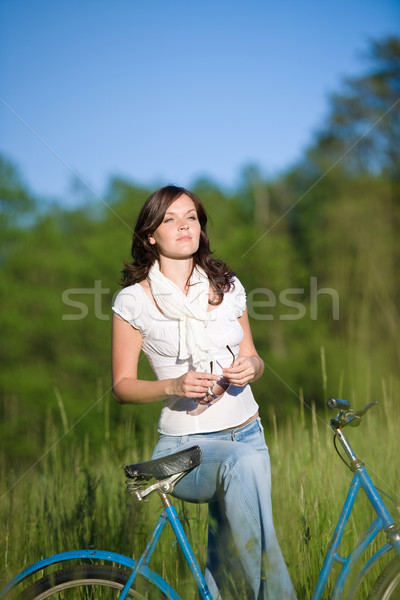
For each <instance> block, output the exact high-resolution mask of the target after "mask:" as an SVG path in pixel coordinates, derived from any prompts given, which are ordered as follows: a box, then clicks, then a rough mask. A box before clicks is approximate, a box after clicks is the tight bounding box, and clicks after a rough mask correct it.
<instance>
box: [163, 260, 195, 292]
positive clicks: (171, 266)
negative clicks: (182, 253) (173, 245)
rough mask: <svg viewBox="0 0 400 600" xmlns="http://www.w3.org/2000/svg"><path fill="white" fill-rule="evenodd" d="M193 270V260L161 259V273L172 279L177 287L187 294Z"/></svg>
mask: <svg viewBox="0 0 400 600" xmlns="http://www.w3.org/2000/svg"><path fill="white" fill-rule="evenodd" d="M192 270H193V258H188V259H185V260H174V259H169V258H166V257H163V256H162V257H160V271H161V273H162V274H163V275H164V277H167V279H170V280H171V281H172V282H173V283H175V285H177V286H178V287H179V289H181V290H182V292H184V293H185V294H186V292H187V285H186V284H187V281H188V279H189V277H190V275H191V274H192Z"/></svg>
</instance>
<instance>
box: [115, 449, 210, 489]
mask: <svg viewBox="0 0 400 600" xmlns="http://www.w3.org/2000/svg"><path fill="white" fill-rule="evenodd" d="M200 463H201V449H200V446H192V447H191V448H188V449H187V450H181V451H180V452H175V453H174V454H169V455H168V456H163V457H161V458H156V459H154V460H148V461H146V462H142V463H136V464H135V465H125V467H124V469H125V473H126V475H127V477H130V478H131V479H139V480H140V479H142V480H146V481H149V480H150V479H152V478H154V479H157V480H161V479H166V478H167V477H170V476H171V475H175V474H176V473H185V472H186V471H191V469H194V468H195V467H197V466H198V465H199V464H200Z"/></svg>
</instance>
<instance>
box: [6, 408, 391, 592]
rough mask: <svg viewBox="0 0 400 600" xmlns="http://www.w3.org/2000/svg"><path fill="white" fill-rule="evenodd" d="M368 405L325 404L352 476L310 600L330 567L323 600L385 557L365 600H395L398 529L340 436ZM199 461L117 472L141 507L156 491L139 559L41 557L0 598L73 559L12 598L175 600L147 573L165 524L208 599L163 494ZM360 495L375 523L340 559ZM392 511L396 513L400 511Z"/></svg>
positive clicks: (194, 453)
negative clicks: (374, 545)
mask: <svg viewBox="0 0 400 600" xmlns="http://www.w3.org/2000/svg"><path fill="white" fill-rule="evenodd" d="M375 404H377V402H370V403H368V404H367V405H366V406H364V408H362V409H361V410H358V411H357V410H352V409H351V407H350V404H349V402H347V401H346V400H337V399H331V400H328V402H327V405H328V407H329V408H338V409H339V412H338V414H337V415H336V417H335V418H333V419H331V420H330V426H331V428H332V430H333V432H334V443H335V448H336V450H337V452H338V453H339V455H340V457H341V458H342V460H344V461H345V459H344V458H343V456H342V455H341V454H340V452H339V450H338V448H337V444H336V442H337V441H339V442H340V444H341V446H342V448H343V450H344V452H345V455H346V456H347V459H348V460H349V463H348V465H347V466H348V467H349V468H350V470H351V471H352V473H353V478H352V481H351V483H350V488H349V491H348V494H347V497H346V499H345V502H344V505H343V509H342V511H341V514H340V516H339V519H338V522H337V525H336V528H335V531H334V534H333V537H332V541H331V543H330V546H329V548H328V551H327V553H326V556H325V559H324V562H323V566H322V569H321V571H320V574H319V577H318V581H317V584H316V587H315V590H314V592H313V594H312V597H311V600H320V599H321V598H322V595H323V593H324V591H326V587H327V582H328V577H329V575H330V574H331V572H332V567H333V565H334V564H336V563H338V564H339V565H342V566H341V569H340V571H339V574H338V576H337V578H336V581H335V583H334V585H333V589H332V593H331V596H330V598H331V599H332V600H339V599H342V600H344V598H346V599H351V598H353V597H354V595H355V594H356V592H357V590H358V589H359V586H360V584H361V582H362V581H363V580H364V578H365V577H366V575H367V573H368V572H369V571H370V569H371V568H372V566H374V565H375V564H377V563H378V561H379V560H381V559H382V557H383V556H385V555H388V557H389V558H390V562H389V563H388V564H387V565H386V566H385V567H384V568H383V570H382V572H381V574H380V575H379V576H378V578H377V579H376V581H375V583H374V584H373V586H372V589H371V591H370V594H369V600H395V599H398V598H400V526H399V524H398V523H396V522H395V521H394V519H393V518H392V516H391V514H390V512H389V510H388V509H387V507H386V505H385V503H384V501H383V500H382V497H381V493H380V491H379V490H378V489H377V488H376V486H375V485H374V483H373V482H372V480H371V478H370V476H369V474H368V472H367V469H366V467H365V465H364V463H363V462H362V461H361V460H360V458H359V457H358V456H357V455H356V454H355V452H354V451H353V449H352V447H351V446H350V443H349V441H348V439H347V437H346V436H345V434H344V432H343V429H344V427H345V426H347V425H351V426H355V425H359V424H360V422H361V419H362V417H363V416H364V415H365V413H366V412H367V411H368V410H369V409H370V408H372V406H374V405H375ZM200 462H201V449H200V447H199V446H193V447H192V448H189V449H187V450H183V451H180V452H176V453H174V454H172V455H170V456H167V457H165V458H160V459H156V460H152V461H147V462H143V463H137V464H134V465H128V466H126V467H125V473H126V475H127V476H128V477H129V480H128V481H127V484H128V489H129V491H130V493H131V494H133V495H134V496H135V497H136V499H137V500H138V501H140V502H142V501H143V500H145V499H146V498H147V497H148V496H149V495H150V494H153V493H155V492H157V493H158V494H159V496H160V498H161V502H162V505H163V510H162V512H161V514H160V517H159V519H158V521H157V524H156V526H155V528H154V531H153V533H152V535H151V537H150V539H149V541H148V542H147V545H146V548H145V550H144V552H143V554H142V555H141V556H140V558H139V559H138V560H134V559H132V558H130V557H128V556H124V555H121V554H117V553H114V552H105V551H101V550H77V551H70V552H64V553H60V554H56V555H54V556H51V557H49V558H45V559H42V560H40V561H38V562H36V563H34V564H32V565H31V566H29V567H27V568H26V569H24V570H23V571H21V572H20V573H19V574H18V575H16V576H15V577H14V578H13V579H12V580H11V581H10V582H9V583H8V584H7V585H6V586H5V587H4V588H3V589H2V590H0V598H3V597H5V596H6V595H8V594H12V593H13V590H15V589H16V587H17V586H18V585H19V584H21V582H25V580H26V578H28V577H29V576H32V575H34V574H35V573H36V574H37V573H38V572H40V571H41V570H42V569H46V568H47V567H49V566H51V565H55V564H58V563H63V562H66V561H71V560H75V561H76V560H78V559H79V560H85V561H90V562H89V563H88V562H86V563H84V564H78V565H76V564H74V565H72V566H70V567H64V568H62V569H60V570H58V571H56V572H54V573H51V574H50V575H44V576H43V577H41V578H40V579H38V580H37V581H34V582H33V583H32V584H31V585H28V587H26V588H25V589H23V590H22V592H18V598H20V599H21V600H44V599H46V598H63V599H68V598H96V599H101V598H111V597H113V598H117V596H116V594H117V593H118V599H119V600H124V599H125V598H138V599H142V600H143V599H144V598H152V599H153V598H169V599H171V600H180V597H179V596H178V594H177V593H176V591H175V590H174V589H173V588H172V586H171V585H170V584H169V583H167V582H166V581H165V580H164V579H163V578H162V577H161V576H160V575H158V574H157V573H156V572H154V571H153V570H151V569H150V567H149V561H150V558H151V556H152V554H153V552H154V551H155V548H156V546H157V543H158V541H159V539H160V536H161V533H162V531H163V530H164V528H165V527H166V525H167V524H169V525H170V526H171V527H172V530H173V532H174V534H175V537H176V540H177V541H178V543H179V545H180V547H181V549H182V551H183V554H184V557H185V559H186V562H187V563H188V565H189V568H190V571H191V573H192V575H193V578H194V580H195V582H196V584H197V588H198V590H199V594H200V597H201V598H202V599H203V600H212V597H211V594H210V591H209V589H208V587H207V584H206V582H205V579H204V576H203V573H202V571H201V569H200V567H199V564H198V562H197V560H196V558H195V556H194V553H193V550H192V548H191V547H190V544H189V541H188V538H187V536H186V534H185V532H184V530H183V527H182V524H181V522H180V520H179V517H178V514H177V512H176V509H175V507H174V506H173V505H172V504H171V501H170V499H169V494H171V492H172V491H173V489H174V486H175V485H176V483H177V482H178V481H179V480H180V479H181V478H182V477H184V476H185V474H186V473H187V472H188V471H190V470H191V469H194V468H196V467H197V466H198V465H199V464H200ZM345 462H346V461H345ZM346 464H347V463H346ZM152 481H154V483H152ZM360 489H363V490H364V492H365V494H366V497H367V499H368V500H369V502H370V504H371V505H372V507H373V508H374V511H375V513H376V518H375V519H374V521H373V522H372V523H371V525H370V526H369V527H368V528H367V530H366V531H365V532H364V534H363V535H362V536H361V538H360V539H359V541H358V542H357V543H356V544H355V546H354V548H353V549H352V550H351V551H350V552H349V554H348V555H347V556H346V557H343V556H341V555H340V554H339V553H338V550H339V546H340V542H341V540H342V538H343V533H344V530H345V526H346V524H347V523H348V520H349V517H350V514H351V513H352V511H353V507H354V502H355V499H356V497H357V494H358V492H359V490H360ZM384 495H386V494H384ZM397 508H398V509H399V508H400V507H397ZM382 531H383V532H385V533H386V538H387V541H386V543H384V544H383V545H382V546H381V547H379V548H378V550H375V551H374V553H373V554H372V556H371V557H370V558H369V559H367V560H366V561H365V562H364V564H363V566H362V568H361V569H360V570H359V572H358V575H357V576H356V577H355V578H354V580H353V581H352V582H351V587H350V589H349V590H348V591H347V592H346V596H343V593H344V589H345V584H346V583H347V581H348V579H349V575H350V572H351V571H352V569H353V566H354V565H355V563H356V562H357V561H358V560H359V559H360V557H361V556H362V554H363V553H364V551H365V550H366V549H367V548H368V547H369V546H370V544H371V542H372V541H373V540H374V539H375V538H376V536H377V535H378V533H379V532H382ZM100 560H101V561H103V562H106V563H112V564H94V563H95V561H100Z"/></svg>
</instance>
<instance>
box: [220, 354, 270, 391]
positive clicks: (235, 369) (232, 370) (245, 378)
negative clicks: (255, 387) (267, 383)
mask: <svg viewBox="0 0 400 600" xmlns="http://www.w3.org/2000/svg"><path fill="white" fill-rule="evenodd" d="M263 371H264V362H263V360H262V359H261V358H260V357H259V356H239V357H238V358H237V359H236V360H235V361H234V362H233V363H232V365H231V366H230V367H229V368H227V369H224V370H223V372H222V373H223V376H224V377H225V378H226V379H227V380H228V381H229V383H230V384H232V385H238V386H244V385H246V384H247V383H250V382H252V381H256V379H258V378H259V377H261V375H262V373H263Z"/></svg>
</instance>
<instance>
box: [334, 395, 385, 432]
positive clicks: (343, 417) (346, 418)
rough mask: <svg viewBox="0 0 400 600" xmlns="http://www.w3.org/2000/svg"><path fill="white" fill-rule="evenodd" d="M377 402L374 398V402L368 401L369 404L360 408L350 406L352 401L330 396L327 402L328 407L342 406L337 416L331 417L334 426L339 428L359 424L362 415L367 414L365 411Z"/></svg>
mask: <svg viewBox="0 0 400 600" xmlns="http://www.w3.org/2000/svg"><path fill="white" fill-rule="evenodd" d="M376 404H378V402H377V401H376V400H373V401H372V402H368V404H366V405H365V406H363V408H360V409H359V410H353V409H352V408H351V407H350V402H348V401H347V400H339V399H337V398H330V399H329V400H328V401H327V403H326V405H327V407H328V408H340V410H339V413H338V414H337V416H336V418H335V419H331V424H332V425H333V427H334V428H337V429H339V428H342V427H345V426H346V425H351V426H352V427H355V426H357V425H359V424H360V422H361V417H362V416H363V415H365V413H366V412H367V411H368V410H369V409H370V408H372V407H373V406H375V405H376ZM341 407H343V408H341ZM343 409H347V410H343Z"/></svg>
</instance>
